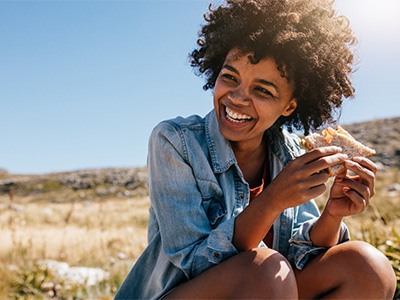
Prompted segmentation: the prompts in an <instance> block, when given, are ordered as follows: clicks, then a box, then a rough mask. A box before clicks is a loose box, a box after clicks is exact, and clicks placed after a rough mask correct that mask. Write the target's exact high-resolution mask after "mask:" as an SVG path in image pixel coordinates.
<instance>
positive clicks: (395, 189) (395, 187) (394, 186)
mask: <svg viewBox="0 0 400 300" xmlns="http://www.w3.org/2000/svg"><path fill="white" fill-rule="evenodd" d="M387 189H388V191H389V192H399V191H400V183H394V184H392V185H390V186H389V187H388V188H387Z"/></svg>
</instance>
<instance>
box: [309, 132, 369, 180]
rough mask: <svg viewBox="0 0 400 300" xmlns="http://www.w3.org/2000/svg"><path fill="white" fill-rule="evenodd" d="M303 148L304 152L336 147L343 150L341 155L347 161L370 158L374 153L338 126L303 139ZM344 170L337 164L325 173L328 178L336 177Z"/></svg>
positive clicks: (342, 166) (341, 165)
mask: <svg viewBox="0 0 400 300" xmlns="http://www.w3.org/2000/svg"><path fill="white" fill-rule="evenodd" d="M304 146H305V148H306V150H312V149H314V148H318V147H325V146H338V147H341V148H342V149H343V152H342V153H345V154H347V156H348V157H349V159H352V158H353V157H355V156H363V157H370V156H372V155H374V154H375V153H376V151H375V150H374V149H371V148H369V147H367V146H365V145H363V144H361V143H360V142H358V141H356V140H355V138H354V137H352V136H351V135H350V133H348V132H347V131H346V130H344V129H343V128H342V127H340V126H338V127H337V128H336V129H333V128H331V127H328V128H327V129H324V130H323V131H322V132H321V133H313V134H310V135H308V136H306V137H305V138H304ZM343 168H344V165H343V164H339V165H336V166H333V167H330V168H328V170H327V172H328V174H329V176H336V175H337V174H338V173H340V172H341V171H342V170H343Z"/></svg>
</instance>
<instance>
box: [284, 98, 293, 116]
mask: <svg viewBox="0 0 400 300" xmlns="http://www.w3.org/2000/svg"><path fill="white" fill-rule="evenodd" d="M296 108H297V99H296V98H293V99H292V100H290V101H289V103H288V104H287V105H286V108H285V110H284V111H283V113H282V116H285V117H288V116H290V115H291V114H292V112H294V110H295V109H296Z"/></svg>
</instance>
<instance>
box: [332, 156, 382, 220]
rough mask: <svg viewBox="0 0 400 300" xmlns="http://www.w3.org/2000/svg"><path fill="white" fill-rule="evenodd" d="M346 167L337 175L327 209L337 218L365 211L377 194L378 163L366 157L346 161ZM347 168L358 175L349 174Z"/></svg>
mask: <svg viewBox="0 0 400 300" xmlns="http://www.w3.org/2000/svg"><path fill="white" fill-rule="evenodd" d="M344 165H345V167H346V169H345V170H344V171H343V172H341V173H340V174H338V175H337V177H336V178H335V181H334V183H333V185H332V188H331V191H330V197H329V200H328V203H327V205H326V208H325V210H327V212H328V213H329V214H330V215H332V216H334V217H337V218H342V217H346V216H350V215H355V214H359V213H361V212H363V211H364V210H365V208H366V207H367V205H368V204H369V202H370V199H371V198H372V196H373V195H374V194H375V175H376V172H377V167H376V165H375V164H374V163H373V162H372V161H371V160H369V159H368V158H364V157H354V158H353V159H352V160H346V161H345V163H344ZM347 169H348V170H350V171H352V172H354V173H355V174H356V176H349V175H347Z"/></svg>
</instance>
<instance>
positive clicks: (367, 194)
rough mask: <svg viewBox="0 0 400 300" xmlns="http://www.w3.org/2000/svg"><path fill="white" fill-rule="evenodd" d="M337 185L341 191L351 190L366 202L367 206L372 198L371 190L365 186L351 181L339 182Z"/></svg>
mask: <svg viewBox="0 0 400 300" xmlns="http://www.w3.org/2000/svg"><path fill="white" fill-rule="evenodd" d="M338 184H339V185H341V186H343V191H345V190H346V191H347V190H353V191H354V192H356V193H357V194H359V196H360V197H361V198H363V199H364V200H365V201H366V203H367V205H368V204H369V200H370V199H371V197H372V196H371V190H370V188H369V187H368V186H367V185H365V184H363V183H361V182H358V181H354V180H351V179H343V180H340V181H338Z"/></svg>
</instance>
